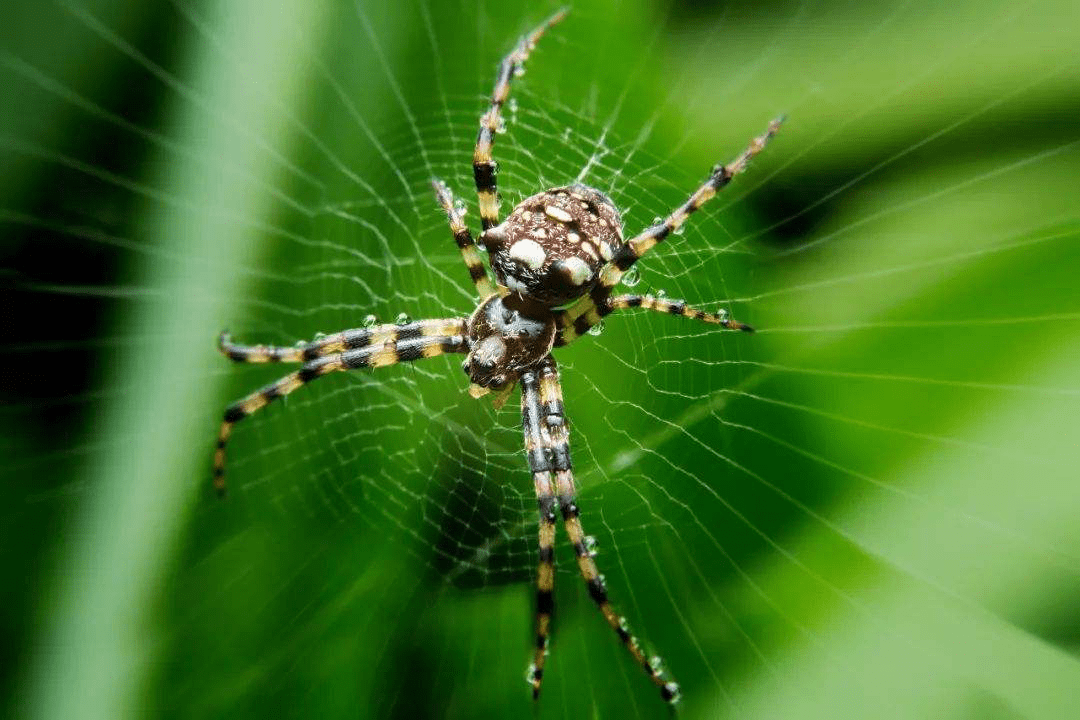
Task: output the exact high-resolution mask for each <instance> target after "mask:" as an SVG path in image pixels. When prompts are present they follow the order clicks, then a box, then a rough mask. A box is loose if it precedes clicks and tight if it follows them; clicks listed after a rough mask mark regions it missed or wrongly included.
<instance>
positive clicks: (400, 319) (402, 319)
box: [394, 313, 411, 325]
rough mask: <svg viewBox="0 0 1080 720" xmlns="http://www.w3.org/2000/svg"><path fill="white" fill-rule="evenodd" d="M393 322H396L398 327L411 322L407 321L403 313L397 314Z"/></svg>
mask: <svg viewBox="0 0 1080 720" xmlns="http://www.w3.org/2000/svg"><path fill="white" fill-rule="evenodd" d="M394 322H396V323H397V324H398V325H408V324H409V323H410V322H411V320H409V316H408V315H406V314H405V313H398V316H397V317H396V318H394Z"/></svg>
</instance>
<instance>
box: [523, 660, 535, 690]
mask: <svg viewBox="0 0 1080 720" xmlns="http://www.w3.org/2000/svg"><path fill="white" fill-rule="evenodd" d="M525 682H527V683H529V685H533V684H535V683H536V663H529V667H528V669H527V670H525Z"/></svg>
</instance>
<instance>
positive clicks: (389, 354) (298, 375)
mask: <svg viewBox="0 0 1080 720" xmlns="http://www.w3.org/2000/svg"><path fill="white" fill-rule="evenodd" d="M458 327H459V328H460V327H461V326H460V325H459V326H458ZM465 349H466V345H465V338H464V337H462V336H461V335H460V334H456V335H441V336H440V335H432V336H427V337H412V338H409V339H394V338H390V339H387V340H384V341H382V342H378V343H373V344H371V345H368V346H366V347H360V348H354V349H352V350H346V351H345V352H339V353H334V354H331V355H323V356H322V357H318V358H316V359H314V360H310V361H308V362H306V363H304V365H303V366H302V367H301V368H300V369H299V370H297V371H296V372H293V373H289V374H288V375H286V376H285V377H283V378H281V379H280V380H278V381H277V382H273V383H270V384H269V385H267V386H266V387H264V388H262V389H260V390H257V391H256V392H253V393H252V394H250V395H248V396H247V397H246V398H244V399H243V400H240V401H239V402H235V403H233V404H232V405H230V406H229V407H227V408H225V417H224V419H223V420H222V423H221V430H220V431H219V432H218V439H217V451H216V452H215V453H214V487H215V488H217V492H218V495H220V496H222V497H224V495H225V446H226V444H227V443H228V441H229V436H230V435H232V428H233V425H235V424H236V423H238V422H240V421H241V420H243V419H244V418H246V417H248V416H249V415H251V414H253V413H255V412H258V411H259V410H261V409H263V408H264V407H266V406H267V405H269V404H270V403H271V402H272V401H274V400H276V399H277V398H280V397H285V396H286V395H288V394H289V393H291V392H292V391H294V390H296V389H297V388H300V387H302V386H303V385H306V384H308V383H309V382H311V381H312V380H314V379H315V378H319V377H322V376H323V375H326V374H327V373H331V372H335V371H337V370H355V369H357V368H367V367H370V368H377V367H386V366H387V365H394V364H395V363H399V362H408V361H411V360H420V359H422V358H430V357H435V356H437V355H442V354H444V353H460V352H465Z"/></svg>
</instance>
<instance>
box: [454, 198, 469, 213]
mask: <svg viewBox="0 0 1080 720" xmlns="http://www.w3.org/2000/svg"><path fill="white" fill-rule="evenodd" d="M454 212H455V213H457V214H458V216H459V217H465V214H466V213H467V212H469V208H468V207H466V205H465V201H464V200H462V199H460V198H459V199H457V200H455V201H454Z"/></svg>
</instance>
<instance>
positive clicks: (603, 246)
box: [480, 185, 623, 305]
mask: <svg viewBox="0 0 1080 720" xmlns="http://www.w3.org/2000/svg"><path fill="white" fill-rule="evenodd" d="M480 243H481V244H482V245H484V247H486V248H487V249H488V251H489V252H490V253H491V267H492V269H494V270H495V278H496V279H497V280H498V281H499V284H500V285H502V286H503V287H505V288H507V289H508V290H510V291H511V292H514V293H518V294H520V295H522V296H524V297H525V298H528V299H529V300H533V301H535V302H537V303H540V304H542V305H561V304H563V303H566V302H569V301H571V300H574V299H576V298H579V297H581V296H582V295H584V294H585V293H587V292H588V291H589V289H590V288H592V286H593V285H594V284H595V283H596V279H597V275H598V273H599V272H600V268H602V267H603V266H604V263H605V262H607V261H608V260H611V258H612V257H613V256H614V254H615V252H616V250H618V249H619V247H620V246H622V244H623V235H622V218H621V217H620V216H619V211H618V210H616V209H615V205H614V203H612V202H611V199H610V198H608V196H607V195H605V194H604V193H602V192H600V191H599V190H596V189H594V188H591V187H586V186H585V185H568V186H566V187H558V188H552V189H551V190H546V191H544V192H542V193H537V194H536V195H533V196H532V197H529V198H526V199H525V200H522V201H521V202H520V203H518V206H517V207H515V208H514V209H513V211H512V212H511V213H510V215H508V216H507V218H506V220H504V221H503V222H502V224H500V225H496V226H495V227H493V228H491V229H489V230H485V231H484V232H483V233H481V235H480Z"/></svg>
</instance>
